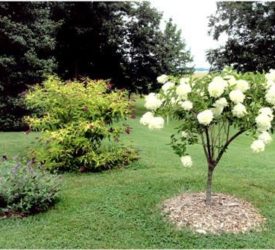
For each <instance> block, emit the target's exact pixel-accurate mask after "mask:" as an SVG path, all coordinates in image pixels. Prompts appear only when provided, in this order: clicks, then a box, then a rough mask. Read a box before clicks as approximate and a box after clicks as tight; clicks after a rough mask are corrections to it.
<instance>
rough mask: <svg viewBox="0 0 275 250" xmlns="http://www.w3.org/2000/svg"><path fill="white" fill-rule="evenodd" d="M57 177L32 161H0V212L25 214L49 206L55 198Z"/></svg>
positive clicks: (42, 209) (39, 210)
mask: <svg viewBox="0 0 275 250" xmlns="http://www.w3.org/2000/svg"><path fill="white" fill-rule="evenodd" d="M59 190H60V179H59V178H58V177H57V176H53V175H51V174H49V173H46V172H45V171H42V170H41V169H39V167H38V166H35V164H34V163H32V162H27V163H21V162H18V161H15V160H13V161H9V160H3V161H1V162H0V215H1V216H13V215H18V216H26V215H29V214H34V213H38V212H42V211H45V210H47V209H49V207H50V206H52V205H53V204H54V203H55V202H56V201H57V197H58V192H59Z"/></svg>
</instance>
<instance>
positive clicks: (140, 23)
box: [123, 2, 192, 93]
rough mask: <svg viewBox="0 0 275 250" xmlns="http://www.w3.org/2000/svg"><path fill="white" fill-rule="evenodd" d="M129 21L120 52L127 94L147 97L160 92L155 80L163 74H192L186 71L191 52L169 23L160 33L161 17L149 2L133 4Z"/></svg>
mask: <svg viewBox="0 0 275 250" xmlns="http://www.w3.org/2000/svg"><path fill="white" fill-rule="evenodd" d="M129 18H130V20H131V21H130V22H128V27H127V31H126V34H127V36H126V39H125V41H126V42H125V44H124V50H123V51H124V58H125V68H126V72H125V73H126V76H125V78H126V79H129V81H128V84H127V85H128V86H129V87H130V91H132V92H134V91H138V92H140V93H147V92H148V90H149V89H151V90H154V89H157V88H159V86H158V85H157V84H156V78H157V76H159V75H161V74H163V73H164V72H169V74H174V75H182V74H185V73H190V72H191V71H192V68H191V67H190V68H188V67H187V64H188V63H189V62H191V61H192V58H191V55H190V52H189V51H187V50H186V45H185V43H184V41H183V40H182V37H181V31H180V30H178V29H177V26H176V25H175V24H173V22H172V20H171V19H170V20H169V21H168V22H167V23H166V26H165V29H164V31H162V30H161V28H160V24H161V19H162V15H161V14H160V13H159V12H158V11H157V10H156V9H154V8H152V7H151V6H150V3H149V2H142V3H140V4H136V5H135V6H134V7H133V9H132V11H131V13H130V17H129Z"/></svg>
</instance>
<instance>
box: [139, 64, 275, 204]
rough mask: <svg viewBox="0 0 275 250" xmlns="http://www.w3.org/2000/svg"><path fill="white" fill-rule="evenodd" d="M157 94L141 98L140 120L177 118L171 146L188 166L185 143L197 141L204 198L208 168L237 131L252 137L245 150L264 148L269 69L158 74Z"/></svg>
mask: <svg viewBox="0 0 275 250" xmlns="http://www.w3.org/2000/svg"><path fill="white" fill-rule="evenodd" d="M157 80H158V82H159V83H162V84H163V85H162V87H161V89H160V91H159V93H150V94H149V95H148V96H146V97H145V107H146V108H147V109H149V110H150V111H149V112H147V113H145V114H144V115H143V116H142V117H141V119H140V123H141V124H143V125H146V126H148V127H149V129H161V128H163V126H164V119H163V118H162V117H161V115H169V116H172V117H174V118H176V119H178V120H180V121H181V123H180V125H179V126H178V128H177V133H176V134H174V135H172V136H171V145H172V148H173V149H174V150H175V152H176V153H177V154H178V155H179V156H180V157H181V158H180V159H181V162H182V164H183V166H185V167H191V166H192V159H191V157H190V155H189V154H188V153H187V146H188V145H191V144H195V143H201V144H202V146H203V150H204V153H205V156H206V159H207V163H208V178H207V191H206V203H207V204H208V205H209V204H211V188H212V176H213V171H214V169H215V168H216V167H217V165H218V163H219V161H220V159H221V158H222V156H223V154H224V153H225V151H226V149H227V148H228V146H229V144H230V143H231V142H232V141H233V140H234V139H236V138H237V137H238V136H239V135H241V134H243V133H245V132H246V133H249V134H250V135H252V136H253V137H254V138H255V140H254V141H253V142H252V144H251V149H252V151H253V152H255V153H259V152H262V151H264V149H265V146H266V145H267V144H268V143H270V142H271V140H272V138H271V135H270V133H271V132H272V121H273V111H274V108H275V70H270V72H269V73H267V74H265V75H264V74H260V73H245V74H241V73H237V72H236V71H234V70H232V69H231V68H225V69H224V70H223V71H222V72H220V73H212V74H207V75H205V76H203V77H200V78H198V77H193V76H190V77H184V78H177V77H171V76H166V75H162V76H160V77H158V79H157Z"/></svg>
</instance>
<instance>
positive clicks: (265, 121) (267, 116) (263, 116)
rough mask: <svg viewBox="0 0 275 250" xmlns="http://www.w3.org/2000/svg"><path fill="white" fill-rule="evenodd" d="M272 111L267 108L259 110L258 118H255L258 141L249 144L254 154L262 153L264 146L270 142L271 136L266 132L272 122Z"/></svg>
mask: <svg viewBox="0 0 275 250" xmlns="http://www.w3.org/2000/svg"><path fill="white" fill-rule="evenodd" d="M273 118H274V116H273V110H272V109H271V108H269V107H263V108H261V109H260V110H259V114H258V116H257V117H256V118H255V122H256V125H257V129H258V131H259V133H260V134H259V136H258V139H257V140H255V141H254V142H253V143H252V144H251V149H252V151H253V152H255V153H259V152H262V151H264V149H265V145H267V144H269V143H270V142H271V141H272V137H271V135H270V134H269V133H268V132H267V131H269V130H270V128H271V126H272V124H271V122H272V120H273Z"/></svg>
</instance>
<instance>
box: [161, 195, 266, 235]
mask: <svg viewBox="0 0 275 250" xmlns="http://www.w3.org/2000/svg"><path fill="white" fill-rule="evenodd" d="M162 209H163V212H164V214H165V215H166V216H167V218H168V220H169V221H170V222H172V223H173V224H175V226H176V228H177V229H181V228H184V227H187V228H189V229H191V230H192V231H193V232H197V233H201V234H221V233H234V234H237V233H245V232H249V231H251V230H256V231H259V230H262V228H263V225H264V222H265V220H266V219H265V218H264V217H263V216H262V215H260V213H259V212H258V210H257V209H256V208H255V207H253V206H252V205H251V204H250V203H249V202H247V201H244V200H241V199H238V198H236V197H233V196H230V195H226V194H222V193H215V194H213V195H212V204H211V206H207V205H206V204H205V193H184V194H181V195H179V196H176V197H173V198H171V199H168V200H165V201H164V203H163V204H162Z"/></svg>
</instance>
